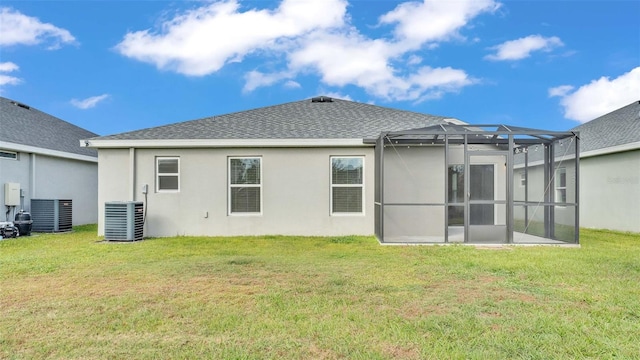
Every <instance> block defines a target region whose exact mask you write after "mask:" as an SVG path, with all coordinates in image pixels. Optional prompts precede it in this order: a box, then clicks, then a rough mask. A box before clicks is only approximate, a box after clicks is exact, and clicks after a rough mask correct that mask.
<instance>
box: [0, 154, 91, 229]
mask: <svg viewBox="0 0 640 360" xmlns="http://www.w3.org/2000/svg"><path fill="white" fill-rule="evenodd" d="M97 167H98V164H97V163H94V162H87V161H80V160H72V159H63V158H58V157H52V156H46V155H40V154H33V153H25V152H18V159H17V160H13V159H3V158H0V205H2V209H3V214H4V213H5V211H6V208H5V207H4V184H5V183H8V182H12V183H19V184H20V189H21V190H23V194H24V197H22V198H21V202H22V206H19V207H16V209H15V211H19V210H21V209H23V210H25V211H30V210H31V199H72V200H73V210H72V211H73V219H72V222H73V225H82V224H91V223H96V221H97V218H98V209H97V208H96V203H97V194H96V192H95V190H96V189H97V186H98V174H97ZM0 219H1V220H4V219H5V217H4V215H3V216H0ZM8 220H13V219H8Z"/></svg>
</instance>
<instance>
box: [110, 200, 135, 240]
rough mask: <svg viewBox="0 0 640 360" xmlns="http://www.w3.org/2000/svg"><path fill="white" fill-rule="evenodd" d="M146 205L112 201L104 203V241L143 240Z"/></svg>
mask: <svg viewBox="0 0 640 360" xmlns="http://www.w3.org/2000/svg"><path fill="white" fill-rule="evenodd" d="M143 226H144V203H143V202H140V201H112V202H106V203H104V239H105V240H112V241H136V240H142V235H143V234H142V232H143Z"/></svg>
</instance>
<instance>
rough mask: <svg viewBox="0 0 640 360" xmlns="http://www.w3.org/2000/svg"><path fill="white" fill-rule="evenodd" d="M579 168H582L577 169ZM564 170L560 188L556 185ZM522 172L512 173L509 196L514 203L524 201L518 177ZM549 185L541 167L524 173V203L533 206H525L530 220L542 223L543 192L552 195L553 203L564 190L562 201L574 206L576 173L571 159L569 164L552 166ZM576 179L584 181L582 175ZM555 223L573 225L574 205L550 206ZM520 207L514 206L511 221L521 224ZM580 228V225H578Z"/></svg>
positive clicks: (534, 167)
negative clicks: (510, 195)
mask: <svg viewBox="0 0 640 360" xmlns="http://www.w3.org/2000/svg"><path fill="white" fill-rule="evenodd" d="M581 168H582V166H581ZM562 171H564V173H565V181H564V183H563V184H564V186H560V185H561V183H560V174H561V172H562ZM523 173H524V169H522V168H521V167H519V168H517V169H515V170H514V172H513V182H514V186H513V197H514V200H515V201H525V186H524V184H522V182H521V175H522V174H523ZM551 176H552V179H551V182H550V183H547V182H545V181H544V171H543V168H542V166H541V165H534V166H530V167H529V169H528V171H527V180H526V185H527V186H526V189H527V198H526V199H527V201H528V202H530V203H537V205H531V206H529V207H528V213H527V215H528V217H529V220H530V221H534V222H538V223H542V222H544V205H541V204H542V203H544V193H545V190H546V191H549V192H552V193H553V196H554V200H555V202H556V203H559V202H561V199H560V198H559V191H561V190H562V189H564V191H565V193H566V202H567V203H574V202H575V199H576V191H575V189H576V172H575V166H574V165H573V159H571V160H570V161H566V162H565V161H563V162H557V163H556V164H555V167H554V174H552V175H551ZM580 178H581V179H584V177H583V174H580ZM583 209H584V207H583V204H580V211H583ZM554 212H555V213H554V216H555V223H556V224H560V225H567V226H574V224H575V207H574V206H562V205H558V206H554ZM524 214H525V212H524V207H522V206H516V207H515V208H514V219H516V220H522V221H524ZM580 225H581V226H582V224H580Z"/></svg>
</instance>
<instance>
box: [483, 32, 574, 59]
mask: <svg viewBox="0 0 640 360" xmlns="http://www.w3.org/2000/svg"><path fill="white" fill-rule="evenodd" d="M560 46H564V44H563V43H562V41H561V40H560V38H559V37H557V36H552V37H544V36H541V35H529V36H527V37H523V38H520V39H516V40H510V41H506V42H503V43H502V44H500V45H496V46H493V47H491V48H490V49H492V50H496V53H495V54H490V55H487V56H485V57H484V58H485V59H487V60H494V61H504V60H521V59H524V58H527V57H529V56H531V53H532V52H534V51H546V52H549V51H551V50H553V49H554V48H556V47H560Z"/></svg>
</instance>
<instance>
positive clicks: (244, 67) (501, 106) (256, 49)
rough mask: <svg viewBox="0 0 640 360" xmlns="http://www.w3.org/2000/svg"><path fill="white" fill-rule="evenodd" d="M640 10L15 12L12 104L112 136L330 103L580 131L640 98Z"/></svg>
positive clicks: (332, 4)
mask: <svg viewBox="0 0 640 360" xmlns="http://www.w3.org/2000/svg"><path fill="white" fill-rule="evenodd" d="M639 19H640V1H571V0H565V1H494V0H468V1H467V0H464V1H463V0H460V1H444V0H425V1H413V2H411V1H376V0H356V1H354V0H351V1H346V0H284V1H240V0H237V1H189V2H182V1H180V2H177V1H176V2H171V1H7V0H2V2H0V95H2V96H4V97H8V98H10V99H13V100H17V101H19V102H23V103H26V104H28V105H31V106H33V107H35V108H38V109H39V110H42V111H45V112H47V113H49V114H52V115H54V116H57V117H59V118H61V119H63V120H66V121H69V122H71V123H73V124H76V125H78V126H81V127H83V128H86V129H88V130H90V131H93V132H96V133H98V134H100V135H108V134H114V133H119V132H124V131H130V130H137V129H142V128H146V127H153V126H159V125H164V124H168V123H174V122H180V121H186V120H191V119H196V118H202V117H207V116H213V115H220V114H226V113H230V112H235V111H242V110H248V109H253V108H257V107H262V106H268V105H275V104H279V103H284V102H290V101H297V100H302V99H306V98H309V97H312V96H316V95H329V96H334V97H339V98H344V99H348V100H353V101H359V102H365V103H372V104H376V105H380V106H386V107H392V108H398V109H405V110H411V111H417V112H422V113H429V114H434V115H443V116H448V117H453V118H457V119H460V120H462V121H466V122H469V123H485V124H487V123H505V124H511V125H517V126H526V127H534V128H541V129H549V130H565V129H569V128H572V127H574V126H576V125H579V124H580V123H581V122H585V121H588V120H591V119H593V118H595V117H597V116H600V115H603V114H605V113H607V112H609V111H613V110H615V109H617V108H619V107H621V106H624V105H626V104H629V103H631V102H633V101H636V100H640V25H639V24H640V21H639Z"/></svg>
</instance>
